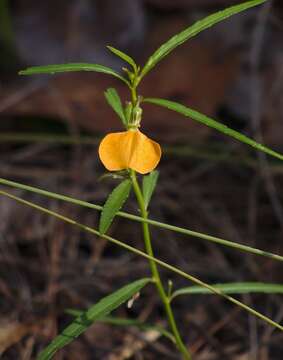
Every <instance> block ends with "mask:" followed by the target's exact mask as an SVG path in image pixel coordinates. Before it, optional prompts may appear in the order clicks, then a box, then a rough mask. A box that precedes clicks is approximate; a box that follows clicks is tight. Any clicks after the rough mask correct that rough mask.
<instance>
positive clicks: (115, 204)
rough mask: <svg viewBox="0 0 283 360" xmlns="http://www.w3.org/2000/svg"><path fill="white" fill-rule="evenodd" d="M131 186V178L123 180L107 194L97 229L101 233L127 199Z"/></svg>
mask: <svg viewBox="0 0 283 360" xmlns="http://www.w3.org/2000/svg"><path fill="white" fill-rule="evenodd" d="M131 187H132V183H131V180H129V179H127V180H124V181H123V182H121V184H119V185H118V186H117V187H116V188H115V189H114V190H113V191H112V193H111V194H110V195H109V196H108V198H107V200H106V202H105V204H104V206H103V209H102V213H101V216H100V222H99V231H100V233H101V234H105V233H106V232H107V230H108V229H109V227H110V225H111V224H112V221H113V219H114V217H115V215H116V214H117V212H118V211H119V210H120V209H121V207H122V206H123V205H124V203H125V201H126V200H127V198H128V196H129V194H130V191H131Z"/></svg>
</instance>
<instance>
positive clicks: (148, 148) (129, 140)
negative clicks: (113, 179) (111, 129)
mask: <svg viewBox="0 0 283 360" xmlns="http://www.w3.org/2000/svg"><path fill="white" fill-rule="evenodd" d="M98 152H99V157H100V160H101V161H102V163H103V165H104V166H105V167H106V169H107V170H110V171H118V170H124V169H133V170H135V171H137V172H138V173H140V174H146V173H149V172H150V171H152V170H153V169H155V168H156V166H157V164H158V163H159V160H160V158H161V148H160V145H159V144H158V143H156V142H155V141H153V140H151V139H149V138H148V137H147V136H145V135H144V134H143V133H142V132H140V131H139V130H127V131H123V132H118V133H112V134H108V135H106V136H105V138H104V139H103V140H102V141H101V143H100V145H99V150H98Z"/></svg>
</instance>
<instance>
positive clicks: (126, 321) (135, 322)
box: [65, 309, 175, 344]
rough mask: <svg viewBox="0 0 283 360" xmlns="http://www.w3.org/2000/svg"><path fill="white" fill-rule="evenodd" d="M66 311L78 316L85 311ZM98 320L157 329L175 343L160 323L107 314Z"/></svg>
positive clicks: (118, 324) (111, 323)
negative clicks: (148, 322) (155, 323)
mask: <svg viewBox="0 0 283 360" xmlns="http://www.w3.org/2000/svg"><path fill="white" fill-rule="evenodd" d="M65 312H66V313H67V314H70V315H72V316H76V317H77V316H80V315H82V313H83V311H80V310H76V309H67V310H66V311H65ZM98 322H102V323H105V324H110V325H114V326H134V327H137V328H138V329H140V330H142V331H147V330H155V331H157V332H159V333H160V334H161V335H163V336H165V337H166V338H168V339H169V340H171V341H172V342H173V343H174V344H175V338H174V335H173V334H171V333H170V332H169V331H167V330H166V329H164V328H163V327H162V326H159V325H152V324H147V323H144V322H142V321H139V320H135V319H125V318H120V317H116V316H105V317H102V318H101V319H99V320H98Z"/></svg>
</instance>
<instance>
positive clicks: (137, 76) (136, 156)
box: [0, 0, 283, 360]
mask: <svg viewBox="0 0 283 360" xmlns="http://www.w3.org/2000/svg"><path fill="white" fill-rule="evenodd" d="M264 2H265V0H252V1H248V2H246V3H243V4H239V5H236V6H232V7H229V8H227V9H225V10H224V11H220V12H217V13H215V14H213V15H210V16H208V17H206V18H205V19H203V20H201V21H198V22H197V23H195V24H194V25H193V26H191V27H189V28H187V29H185V30H184V31H182V32H181V33H179V34H177V35H176V36H174V37H172V38H171V39H170V40H169V41H168V42H166V43H165V44H163V45H162V46H161V47H160V48H159V49H158V50H156V51H155V52H154V54H153V55H152V56H151V57H150V58H149V59H148V61H147V62H146V64H145V66H144V67H143V68H141V67H139V66H138V65H137V64H136V63H135V61H134V60H133V59H132V58H131V57H130V56H128V55H127V54H125V53H123V52H121V51H120V50H117V49H115V48H113V47H108V48H109V50H110V51H112V52H113V53H114V54H115V55H117V56H118V57H120V58H121V59H123V60H124V61H125V63H126V64H127V65H128V67H127V68H124V69H123V70H124V76H122V75H120V74H119V73H117V72H115V71H114V70H112V69H110V68H108V67H105V66H102V65H97V64H64V65H49V66H43V67H31V68H28V69H27V70H24V71H21V72H20V74H21V75H33V74H55V73H59V72H68V71H96V72H102V73H105V74H108V75H112V76H114V77H116V78H118V79H119V80H121V81H122V82H124V83H125V84H126V86H127V87H128V88H129V90H130V95H131V98H130V100H129V101H128V102H127V103H126V104H125V105H124V104H122V102H121V100H120V97H119V95H118V93H117V91H116V90H115V89H113V88H111V89H108V90H107V91H106V92H105V97H106V100H107V102H108V103H109V105H110V106H111V107H112V108H113V110H114V112H115V113H116V114H117V115H118V117H119V119H120V120H121V125H122V126H123V127H124V131H122V132H119V133H111V134H108V135H106V136H105V138H104V139H103V140H102V141H101V143H100V146H99V156H100V159H101V161H102V163H103V164H104V166H105V167H106V168H107V169H108V170H109V171H111V173H112V174H113V176H116V177H117V178H119V179H121V182H120V184H119V185H118V186H117V187H116V188H115V189H114V190H113V191H112V193H111V194H110V195H109V196H108V198H107V200H106V202H105V204H104V206H98V205H94V204H90V203H87V202H84V201H81V200H78V199H74V198H70V197H68V196H64V195H60V194H55V193H51V192H49V191H45V190H41V189H38V188H34V187H30V186H28V185H24V184H19V183H15V182H12V181H9V180H7V179H2V178H1V179H0V184H2V185H6V186H10V187H14V188H19V189H23V190H26V191H30V192H35V193H38V194H41V195H43V196H47V197H51V198H54V199H59V200H62V201H67V202H70V203H73V204H76V205H79V206H84V207H88V208H90V209H95V210H98V211H101V216H100V222H99V227H98V230H95V229H93V228H90V227H88V226H85V225H83V224H81V223H79V222H77V221H75V220H72V219H70V218H67V217H65V216H63V215H60V214H58V213H55V212H53V211H51V210H48V209H46V208H44V207H41V206H38V205H36V204H34V203H31V202H28V201H26V200H23V199H21V198H18V197H16V196H14V195H12V194H9V193H8V192H6V191H3V190H2V191H1V192H0V193H1V194H2V195H3V196H7V197H10V198H11V199H14V200H16V201H18V202H20V203H22V204H24V205H28V206H30V207H32V208H34V209H37V210H39V211H41V212H43V213H45V214H48V215H50V216H53V217H56V218H58V219H60V220H62V221H64V222H66V223H69V224H71V225H73V226H75V227H78V228H80V229H81V230H82V231H86V232H89V233H91V234H94V235H97V236H100V237H102V238H104V239H106V240H108V241H109V242H111V243H113V244H116V245H118V246H120V247H122V248H124V249H125V250H127V251H131V252H133V253H135V254H137V255H139V256H142V257H144V258H145V259H147V260H148V262H149V267H150V270H151V275H152V276H151V278H143V279H139V280H137V281H135V282H133V283H131V284H128V285H126V286H124V287H123V288H121V289H119V290H117V291H115V292H114V293H112V294H111V295H109V296H107V297H105V298H103V299H102V300H101V301H99V302H98V303H97V304H94V305H93V306H91V307H90V308H89V309H87V310H86V311H83V312H81V311H76V310H69V313H70V314H71V315H72V316H74V321H73V322H71V324H70V325H69V326H67V327H66V328H65V329H64V330H63V332H62V333H61V334H60V335H59V336H57V337H56V338H55V339H54V340H53V341H52V342H51V343H50V344H49V345H48V346H47V347H46V349H45V350H43V352H42V353H41V354H40V355H39V356H38V360H48V359H51V358H52V357H53V355H54V354H55V353H56V352H57V351H58V350H60V349H62V348H63V347H64V346H66V345H67V344H68V343H70V342H71V341H72V340H73V339H75V338H76V337H78V336H79V335H80V334H82V333H83V332H84V331H85V330H86V329H87V328H88V327H89V326H90V325H91V324H93V323H94V322H95V321H104V322H108V323H110V324H115V325H121V326H125V325H131V326H137V327H139V328H141V329H147V328H152V327H154V328H155V329H156V330H157V331H159V332H160V334H161V335H163V336H166V337H167V338H168V339H170V340H171V341H172V342H173V343H174V345H175V346H176V348H177V350H178V351H179V352H180V354H181V356H182V358H183V359H186V360H189V359H191V358H192V357H191V354H190V351H189V349H188V347H187V346H186V345H185V343H184V340H183V338H182V335H181V334H180V331H179V328H178V325H177V323H176V321H175V317H174V312H173V307H172V303H173V301H174V299H175V298H176V297H178V296H184V295H188V294H190V295H193V294H217V295H219V296H222V297H223V298H225V299H226V300H228V301H230V302H232V303H234V304H236V305H238V306H240V307H241V308H243V309H245V310H246V311H248V312H249V313H251V314H253V315H254V316H256V317H258V318H260V319H261V320H263V321H265V322H267V323H268V324H270V325H272V326H274V327H276V328H277V329H279V330H283V327H282V326H281V325H280V324H278V323H276V322H275V321H273V320H272V319H270V318H268V317H266V316H265V315H263V314H261V313H259V312H257V311H256V310H254V309H252V308H250V307H249V306H247V305H245V304H244V303H242V302H240V301H239V300H237V299H235V298H234V297H232V296H231V294H241V293H254V292H257V293H258V292H260V293H283V285H280V284H265V283H229V284H215V285H209V284H206V283H204V282H202V281H201V280H199V279H197V278H195V277H193V276H192V275H190V274H187V273H185V272H184V271H182V270H180V269H178V268H176V267H174V266H172V265H170V264H168V263H166V262H163V261H161V260H159V259H158V258H156V257H155V256H154V251H153V247H152V241H151V233H150V226H157V227H161V228H164V229H167V230H170V231H174V232H179V233H182V234H185V235H189V236H194V237H197V238H200V239H203V240H206V241H212V242H214V243H217V244H220V245H223V246H229V247H232V248H235V249H237V250H240V251H244V252H247V253H251V254H256V255H261V256H266V257H270V258H272V259H274V260H277V261H283V257H282V256H280V255H277V254H272V253H269V252H266V251H262V250H260V249H256V248H253V247H249V246H246V245H242V244H238V243H234V242H230V241H228V240H224V239H220V238H216V237H213V236H210V235H207V234H201V233H197V232H193V231H191V230H188V229H183V228H180V227H176V226H173V225H169V224H164V223H161V222H157V221H153V220H151V219H149V217H148V207H149V205H150V201H151V198H152V195H153V193H154V190H155V187H156V185H157V182H158V171H157V170H155V169H156V167H157V165H158V163H159V161H160V158H161V147H160V145H159V144H158V143H156V142H155V141H153V140H151V139H149V138H148V137H147V136H146V135H144V134H143V133H142V132H141V131H140V127H141V123H142V104H143V103H145V102H147V103H152V104H155V105H158V106H162V107H166V108H168V109H170V110H173V111H176V112H179V113H181V114H183V115H185V116H187V117H189V118H191V119H193V120H195V121H198V122H200V123H202V124H204V125H206V126H209V127H212V128H214V129H216V130H218V131H220V132H222V133H224V134H226V135H228V136H231V137H233V138H235V139H237V140H239V141H241V142H243V143H245V144H248V145H250V146H252V147H254V148H255V149H257V150H260V151H263V152H265V153H267V154H269V155H271V156H273V157H276V158H278V159H280V160H283V155H282V154H279V153H277V152H275V151H273V150H271V149H269V148H267V147H265V146H263V145H261V144H259V143H257V142H255V141H254V140H252V139H250V138H248V137H246V136H245V135H243V134H241V133H239V132H237V131H235V130H232V129H230V128H228V127H227V126H224V125H222V124H221V123H219V122H217V121H215V120H213V119H211V118H209V117H207V116H205V115H203V114H201V113H199V112H197V111H195V110H192V109H190V108H188V107H186V106H184V105H181V104H178V103H175V102H172V101H168V100H164V99H153V98H144V97H142V96H140V95H139V94H138V86H139V84H140V82H141V81H142V80H143V79H144V78H145V76H146V75H147V73H148V72H149V71H151V70H152V69H153V68H154V67H155V66H156V65H157V64H158V63H159V61H161V60H162V59H163V58H164V57H165V56H167V55H168V54H169V53H171V52H172V51H173V50H174V49H175V48H176V47H177V46H179V45H181V44H182V43H184V42H185V41H187V40H188V39H190V38H192V37H193V36H195V35H197V34H198V33H200V32H201V31H203V30H205V29H207V28H209V27H210V26H213V25H214V24H216V23H219V22H221V21H223V20H224V19H226V18H228V17H230V16H232V15H234V14H237V13H239V12H242V11H245V10H247V9H249V8H251V7H254V6H256V5H260V4H262V3H264ZM117 172H118V173H117ZM117 175H119V176H117ZM131 191H133V192H134V194H135V197H136V200H137V203H138V206H139V210H140V216H136V215H132V214H128V213H125V212H121V211H120V210H121V208H122V207H123V205H124V203H125V202H126V200H127V198H128V196H129V195H130V193H131ZM115 216H122V217H125V218H128V219H130V220H132V221H137V222H139V223H141V226H142V231H143V237H144V244H145V250H146V251H145V252H143V251H141V250H139V249H136V248H134V247H131V246H129V245H127V244H125V243H124V242H121V241H119V240H116V239H114V238H112V237H110V236H108V235H107V231H108V229H109V227H110V226H111V223H112V221H113V219H114V217H115ZM158 266H161V267H164V268H166V269H168V270H170V271H172V272H174V273H176V274H178V275H180V276H183V277H184V278H186V279H188V280H189V281H191V282H192V283H194V286H190V287H186V288H183V289H178V290H176V291H174V290H173V289H172V283H171V284H170V285H169V286H168V290H167V285H166V288H165V285H164V283H163V282H162V281H161V278H160V275H159V269H158ZM149 284H153V285H154V286H155V288H156V290H157V292H158V294H159V297H160V300H161V301H162V303H163V307H164V311H165V314H166V316H167V321H168V325H169V328H168V329H163V328H160V327H157V326H154V325H147V324H143V323H142V324H141V323H139V322H138V321H134V320H127V319H119V318H113V317H110V316H109V314H110V313H111V312H112V311H113V310H115V309H116V308H117V307H118V306H120V305H121V304H122V303H125V302H127V301H129V300H130V299H132V298H135V295H136V294H137V293H139V292H140V291H142V289H143V288H144V287H145V286H147V285H149Z"/></svg>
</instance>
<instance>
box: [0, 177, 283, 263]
mask: <svg viewBox="0 0 283 360" xmlns="http://www.w3.org/2000/svg"><path fill="white" fill-rule="evenodd" d="M0 184H1V185H5V186H9V187H12V188H15V189H21V190H25V191H28V192H31V193H34V194H39V195H42V196H46V197H48V198H51V199H56V200H60V201H66V202H68V203H70V204H75V205H78V206H83V207H86V208H89V209H94V210H98V211H102V208H103V207H102V206H99V205H96V204H92V203H89V202H87V201H83V200H79V199H75V198H72V197H70V196H65V195H60V194H57V193H54V192H50V191H47V190H43V189H39V188H36V187H33V186H28V185H25V184H21V183H18V182H15V181H10V180H7V179H3V178H0ZM117 216H121V217H123V218H125V219H128V220H133V221H138V222H141V223H143V222H146V223H147V224H149V225H152V226H156V227H159V228H161V229H166V230H170V231H174V232H176V233H179V234H184V235H187V236H192V237H195V238H197V239H202V240H207V241H210V242H213V243H216V244H219V245H222V246H227V247H230V248H233V249H236V250H239V251H243V252H246V253H250V254H254V255H259V256H265V257H268V258H270V259H273V260H276V261H281V262H283V256H281V255H277V254H273V253H271V252H268V251H264V250H261V249H257V248H253V247H250V246H247V245H243V244H239V243H236V242H233V241H228V240H225V239H221V238H218V237H215V236H211V235H207V234H204V233H200V232H196V231H192V230H189V229H185V228H181V227H178V226H174V225H170V224H164V223H162V222H159V221H156V220H152V219H142V218H141V217H140V216H137V215H133V214H129V213H125V212H122V211H119V212H118V213H117Z"/></svg>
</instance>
